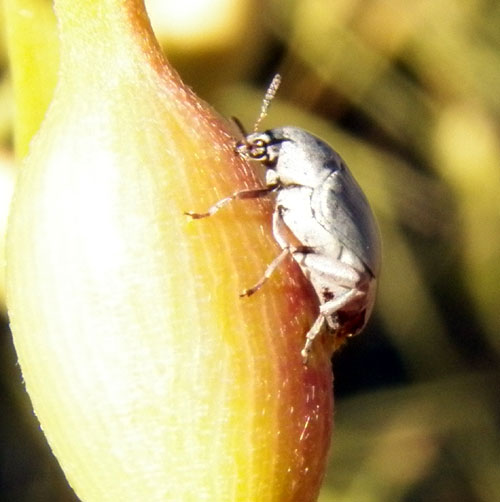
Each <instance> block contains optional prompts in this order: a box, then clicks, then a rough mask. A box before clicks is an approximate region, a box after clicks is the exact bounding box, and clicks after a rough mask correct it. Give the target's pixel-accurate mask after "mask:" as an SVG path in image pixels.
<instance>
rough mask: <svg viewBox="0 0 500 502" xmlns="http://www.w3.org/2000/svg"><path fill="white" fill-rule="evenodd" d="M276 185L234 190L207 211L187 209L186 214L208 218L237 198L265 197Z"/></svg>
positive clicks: (192, 216) (195, 218)
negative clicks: (200, 211) (199, 211)
mask: <svg viewBox="0 0 500 502" xmlns="http://www.w3.org/2000/svg"><path fill="white" fill-rule="evenodd" d="M275 188H276V187H275V186H267V187H265V188H253V189H249V190H239V191H238V192H234V193H233V194H231V195H229V196H228V197H224V198H223V199H221V200H219V201H218V202H216V203H215V204H214V205H213V206H210V207H209V208H208V210H207V211H206V212H205V213H195V212H193V211H186V212H185V213H184V214H185V215H187V216H190V217H191V218H193V220H198V219H200V218H206V217H207V216H212V215H213V214H215V213H216V212H217V211H219V209H222V208H223V207H224V206H226V205H227V204H229V203H230V202H231V201H233V200H235V199H257V198H258V197H265V196H266V195H268V194H269V193H270V192H272V191H273V190H274V189H275Z"/></svg>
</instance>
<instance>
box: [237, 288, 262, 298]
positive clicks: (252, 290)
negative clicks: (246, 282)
mask: <svg viewBox="0 0 500 502" xmlns="http://www.w3.org/2000/svg"><path fill="white" fill-rule="evenodd" d="M258 289H260V288H259V287H255V286H254V287H253V288H248V289H244V290H243V291H242V292H241V293H240V298H244V297H245V296H252V295H253V294H254V293H255V292H256V291H257V290H258Z"/></svg>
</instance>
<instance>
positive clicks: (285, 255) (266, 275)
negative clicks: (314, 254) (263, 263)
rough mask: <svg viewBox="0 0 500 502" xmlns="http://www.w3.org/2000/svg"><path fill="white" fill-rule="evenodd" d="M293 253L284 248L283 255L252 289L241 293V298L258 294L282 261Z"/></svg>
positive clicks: (270, 265)
mask: <svg viewBox="0 0 500 502" xmlns="http://www.w3.org/2000/svg"><path fill="white" fill-rule="evenodd" d="M291 253H292V251H291V249H290V248H289V247H286V248H284V249H283V250H282V251H281V253H280V254H279V255H278V256H277V257H276V258H275V259H274V260H273V261H272V262H271V263H270V264H269V265H268V266H267V268H266V271H265V272H264V275H263V276H262V277H261V278H260V280H259V281H258V282H257V283H256V284H255V285H254V286H252V287H251V288H248V289H245V290H243V291H242V292H241V293H240V296H251V295H253V294H254V293H255V292H257V291H258V290H259V289H260V288H261V287H262V286H263V285H264V283H265V282H266V281H267V280H268V279H269V277H271V275H272V273H273V272H274V271H275V270H276V269H277V268H278V267H279V266H280V265H281V263H282V261H283V260H284V259H285V258H286V257H287V256H288V255H289V254H291Z"/></svg>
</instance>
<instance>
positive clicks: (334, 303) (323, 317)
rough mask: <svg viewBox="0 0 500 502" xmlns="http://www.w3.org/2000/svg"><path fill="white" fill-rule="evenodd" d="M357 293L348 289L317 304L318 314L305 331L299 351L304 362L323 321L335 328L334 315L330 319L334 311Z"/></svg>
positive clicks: (355, 290)
mask: <svg viewBox="0 0 500 502" xmlns="http://www.w3.org/2000/svg"><path fill="white" fill-rule="evenodd" d="M358 294H359V291H358V290H357V289H350V290H349V291H346V292H345V293H343V294H342V295H340V296H337V297H336V298H334V299H332V300H330V301H328V302H326V303H322V304H321V305H320V306H319V315H318V317H317V318H316V320H315V321H314V324H313V325H312V326H311V328H310V329H309V331H308V332H307V335H306V343H305V345H304V348H303V349H302V351H301V355H302V360H303V362H304V364H307V359H308V357H309V353H310V352H311V347H312V344H313V342H314V339H315V338H316V337H317V336H318V335H319V334H320V332H321V329H322V328H323V326H324V324H325V322H327V323H328V325H329V326H330V327H331V328H332V329H337V328H338V323H337V321H336V320H335V317H334V318H333V319H332V320H330V319H331V318H332V316H334V315H335V313H336V312H338V311H339V310H340V309H341V308H342V307H345V306H346V305H347V304H348V303H349V302H350V301H351V300H352V299H353V298H355V297H356V295H358Z"/></svg>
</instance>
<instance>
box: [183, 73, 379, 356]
mask: <svg viewBox="0 0 500 502" xmlns="http://www.w3.org/2000/svg"><path fill="white" fill-rule="evenodd" d="M279 83H280V77H279V75H277V76H276V77H275V78H274V80H273V82H272V83H271V85H270V87H269V89H268V91H267V93H266V97H265V99H264V104H263V106H262V111H261V114H260V117H259V120H258V121H257V123H256V126H255V128H254V132H253V133H251V134H246V135H245V136H244V138H243V139H242V140H241V141H238V142H237V144H236V148H235V150H236V152H237V153H238V154H239V155H241V156H242V157H244V158H245V159H248V160H255V161H259V162H261V163H262V164H263V166H264V167H265V168H266V186H265V188H261V189H255V190H242V191H239V192H236V193H234V194H232V195H230V196H229V197H226V198H224V199H222V200H220V201H218V202H217V203H216V204H214V205H213V206H212V207H210V208H209V210H208V211H207V212H206V213H193V212H190V213H186V214H188V215H189V216H191V217H192V218H203V217H206V216H210V215H212V214H214V213H215V212H217V211H218V210H219V209H220V208H221V207H223V206H224V205H226V204H227V203H229V202H230V201H232V200H234V199H251V198H256V197H263V196H269V195H270V194H274V197H275V206H274V207H275V209H274V213H273V234H274V237H275V239H276V241H277V242H278V244H279V245H280V247H281V249H282V252H281V253H280V254H279V255H278V256H277V257H276V258H275V259H274V260H273V261H272V262H271V263H270V264H269V265H268V267H267V269H266V271H265V273H264V275H263V276H262V278H261V279H260V281H259V282H257V284H255V286H253V287H252V288H250V289H246V290H245V291H243V292H242V293H241V295H240V296H250V295H252V294H253V293H255V292H256V291H257V290H258V289H260V288H261V286H262V285H263V284H264V283H265V281H266V280H267V279H268V278H269V277H270V276H271V274H272V273H273V271H274V270H276V268H277V267H278V266H279V265H280V264H281V263H282V262H283V260H285V259H286V258H287V257H288V256H290V255H291V256H292V257H293V259H294V260H295V261H296V262H297V263H298V264H299V265H300V267H301V269H302V272H303V273H304V275H305V277H306V278H307V279H308V280H309V281H310V282H311V284H312V287H313V288H314V290H315V292H316V294H317V296H318V299H319V301H320V307H319V314H318V317H317V319H316V320H315V322H314V323H313V325H312V326H311V328H310V329H309V331H308V333H307V334H306V342H305V345H304V348H303V349H302V352H301V354H302V357H303V360H304V363H305V364H306V363H307V359H308V356H309V353H310V351H311V346H312V343H313V340H314V339H315V338H316V337H317V336H318V334H319V333H320V332H321V331H322V329H323V327H324V326H325V325H326V326H327V327H328V328H330V330H332V332H333V334H334V336H335V344H334V345H335V347H337V346H339V345H340V344H341V343H342V342H343V341H344V340H345V338H346V337H348V336H353V335H356V334H358V333H359V332H360V331H361V330H362V329H363V327H364V326H365V324H366V322H367V321H368V318H369V316H370V314H371V311H372V309H373V305H374V302H375V294H376V286H377V277H378V274H379V269H380V247H381V246H380V236H379V232H378V227H377V224H376V222H375V218H374V216H373V213H372V211H371V209H370V206H369V205H368V202H367V200H366V197H365V195H364V194H363V192H362V190H361V188H360V187H359V185H358V184H357V182H356V180H355V179H354V178H353V176H352V174H351V173H350V171H349V169H348V167H347V166H346V164H345V163H344V161H343V160H342V158H341V157H340V156H339V155H338V154H337V153H336V152H335V151H334V150H333V149H332V148H331V147H330V146H329V145H328V144H326V143H325V142H323V141H322V140H320V139H319V138H317V137H315V136H313V135H312V134H310V133H308V132H306V131H304V130H303V129H299V128H297V127H288V126H287V127H279V128H275V129H271V130H268V131H265V132H256V129H257V124H258V123H259V122H260V121H261V120H262V118H263V116H265V114H266V112H267V109H268V107H269V103H270V101H271V99H272V98H273V96H274V95H275V93H276V90H277V88H278V86H279ZM292 236H293V237H292ZM292 240H293V243H292Z"/></svg>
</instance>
